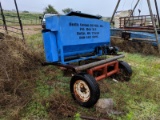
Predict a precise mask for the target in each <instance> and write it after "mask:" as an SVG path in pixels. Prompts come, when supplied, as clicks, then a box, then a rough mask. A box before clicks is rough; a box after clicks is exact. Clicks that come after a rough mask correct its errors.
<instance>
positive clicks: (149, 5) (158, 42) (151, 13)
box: [147, 0, 160, 54]
mask: <svg viewBox="0 0 160 120" xmlns="http://www.w3.org/2000/svg"><path fill="white" fill-rule="evenodd" d="M147 2H148V7H149V12H150V15H151V18H152V24H153V27H154V31H155V37H156V41H157V45H158V51H159V54H160V39H158V32H157V29H156V23H155V21H154V17H153V12H152V8H151V3H150V0H147Z"/></svg>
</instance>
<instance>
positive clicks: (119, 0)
mask: <svg viewBox="0 0 160 120" xmlns="http://www.w3.org/2000/svg"><path fill="white" fill-rule="evenodd" d="M120 2H121V0H118V2H117V5H116V7H115V9H114V12H113V15H112V17H111V20H110V23H112V22H113V18H114V15H115V14H116V11H117V9H118V6H119V4H120Z"/></svg>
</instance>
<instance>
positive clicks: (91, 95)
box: [70, 73, 100, 107]
mask: <svg viewBox="0 0 160 120" xmlns="http://www.w3.org/2000/svg"><path fill="white" fill-rule="evenodd" d="M70 91H71V95H72V97H73V99H74V100H76V101H77V102H78V103H79V104H80V105H81V106H83V107H92V106H93V105H94V104H95V103H96V102H97V100H98V99H99V97H100V89H99V86H98V84H97V82H96V80H95V79H94V77H92V76H90V75H89V74H82V73H81V74H77V75H75V76H73V77H72V79H71V81H70Z"/></svg>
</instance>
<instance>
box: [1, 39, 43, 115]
mask: <svg viewBox="0 0 160 120" xmlns="http://www.w3.org/2000/svg"><path fill="white" fill-rule="evenodd" d="M40 61H41V56H39V55H38V54H37V53H35V52H33V51H31V50H29V49H28V47H27V46H26V45H24V43H22V42H21V41H19V40H12V39H9V40H8V39H5V40H1V41H0V98H1V99H0V106H1V107H0V116H1V117H5V116H8V114H9V116H14V117H15V116H18V115H19V112H20V111H21V109H23V107H25V106H26V104H27V103H28V102H29V101H30V100H31V99H32V93H33V91H34V88H35V79H36V76H37V74H36V73H37V68H38V67H40V65H41V64H40Z"/></svg>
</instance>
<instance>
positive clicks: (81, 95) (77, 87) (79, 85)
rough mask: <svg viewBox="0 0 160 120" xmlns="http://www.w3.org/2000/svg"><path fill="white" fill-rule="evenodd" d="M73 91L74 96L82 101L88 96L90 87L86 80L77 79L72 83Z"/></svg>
mask: <svg viewBox="0 0 160 120" xmlns="http://www.w3.org/2000/svg"><path fill="white" fill-rule="evenodd" d="M74 93H75V95H76V97H77V98H78V99H79V100H80V101H83V102H87V101H88V100H89V98H90V89H89V87H88V85H87V84H86V82H84V81H82V80H77V81H76V82H75V84H74Z"/></svg>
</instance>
